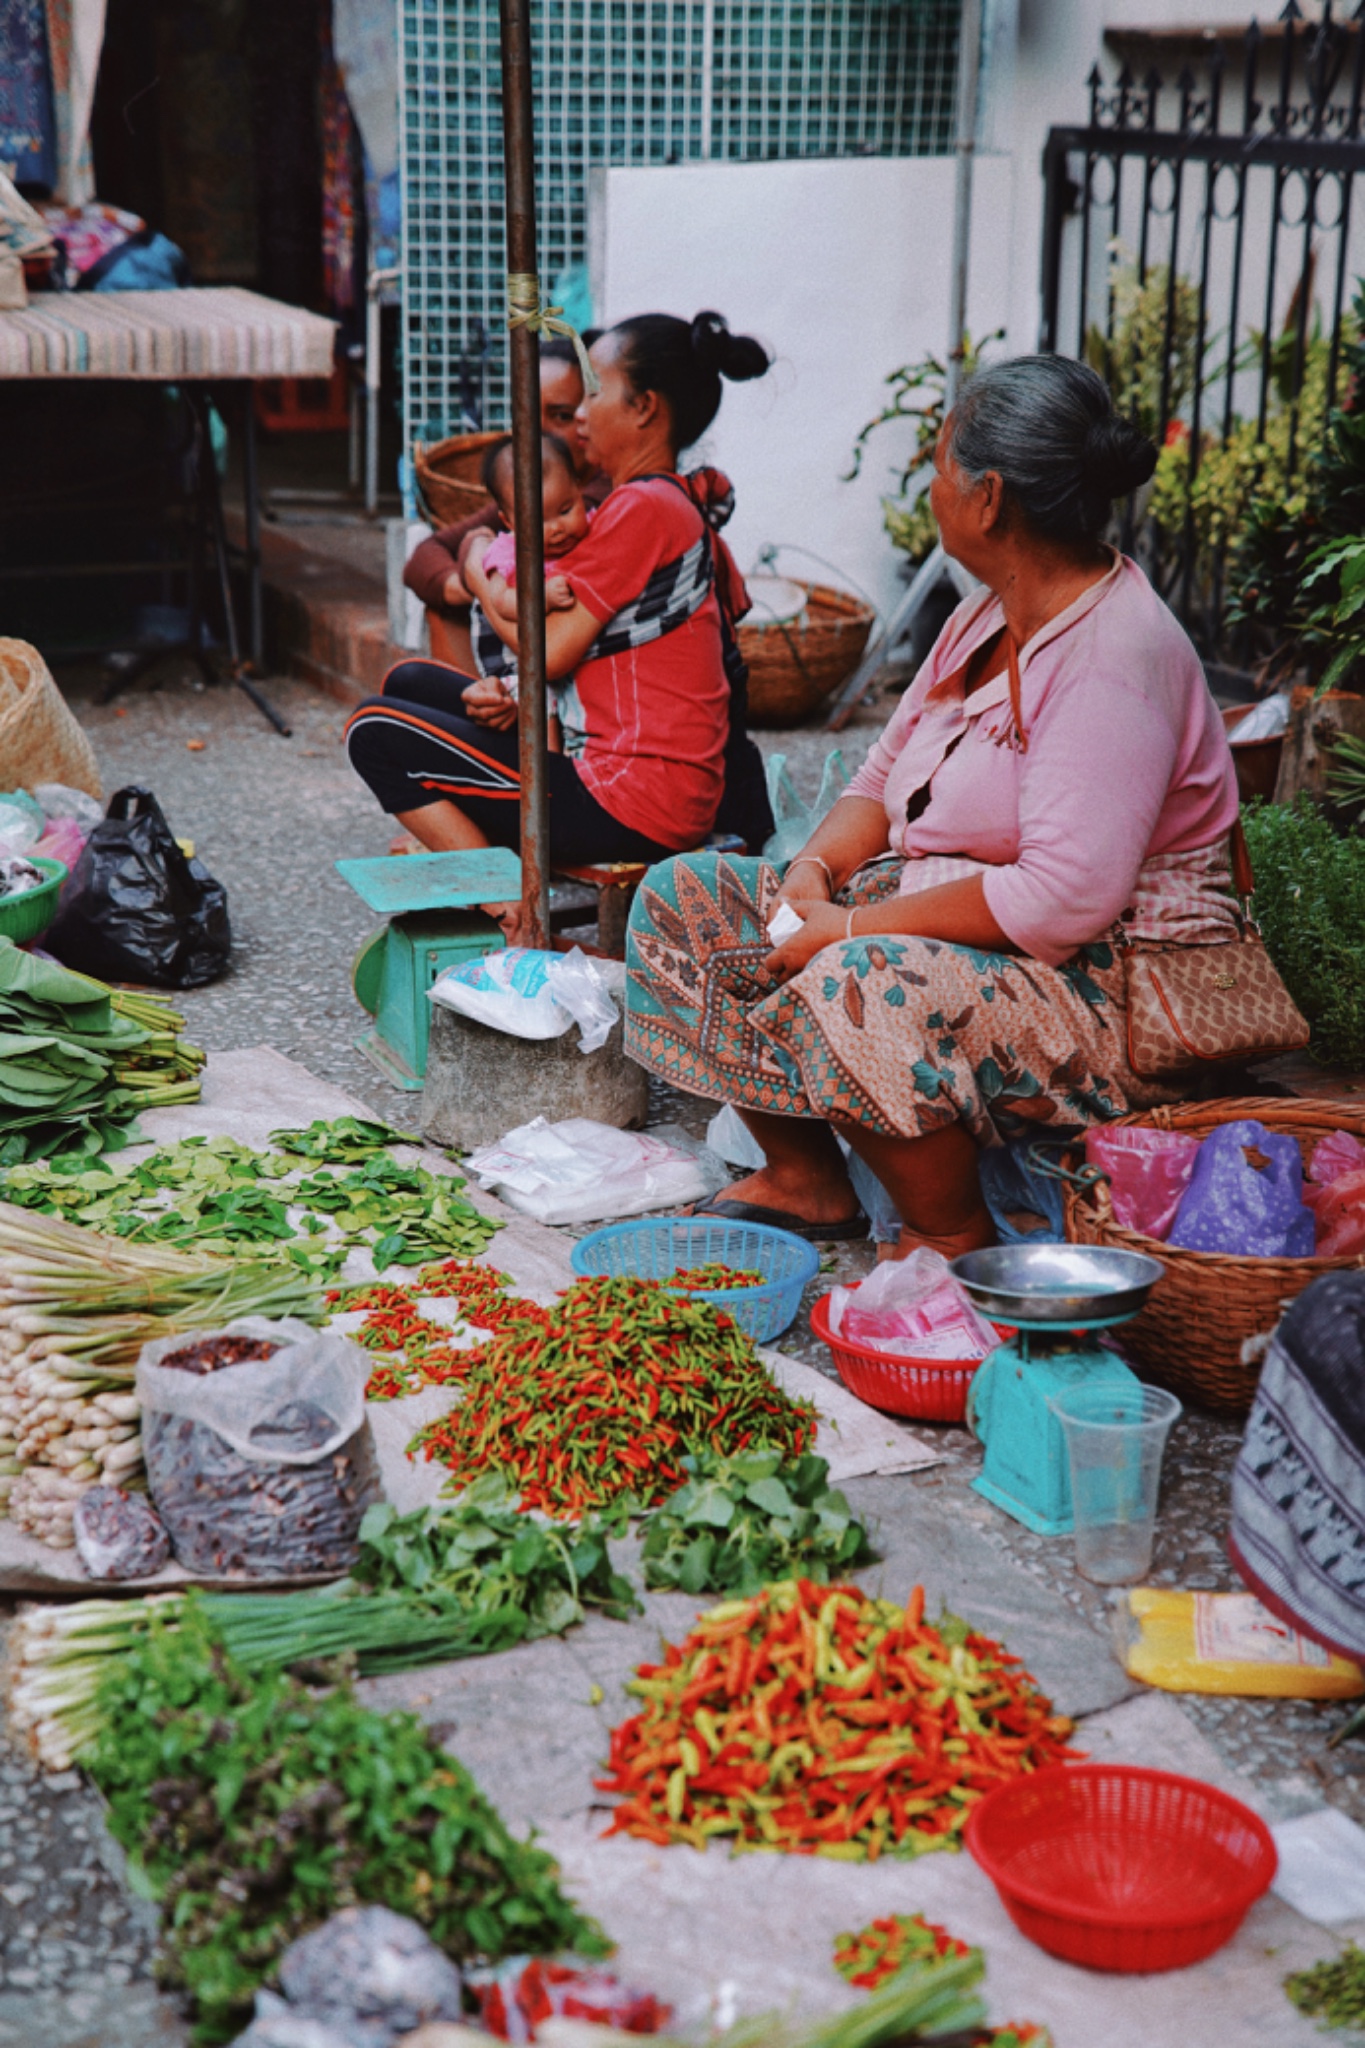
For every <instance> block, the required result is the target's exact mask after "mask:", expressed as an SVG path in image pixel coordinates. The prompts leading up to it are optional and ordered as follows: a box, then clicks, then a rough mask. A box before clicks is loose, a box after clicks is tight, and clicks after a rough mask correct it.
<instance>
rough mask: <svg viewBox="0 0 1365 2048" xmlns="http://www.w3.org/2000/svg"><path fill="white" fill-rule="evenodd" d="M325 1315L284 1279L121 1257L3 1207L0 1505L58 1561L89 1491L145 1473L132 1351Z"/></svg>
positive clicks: (249, 1267)
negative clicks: (200, 1333) (190, 1334)
mask: <svg viewBox="0 0 1365 2048" xmlns="http://www.w3.org/2000/svg"><path fill="white" fill-rule="evenodd" d="M245 1315H261V1316H270V1317H278V1316H286V1315H295V1316H301V1317H302V1318H303V1319H304V1320H305V1321H306V1322H314V1323H315V1322H318V1321H319V1320H320V1319H321V1316H322V1303H321V1299H320V1297H319V1295H318V1294H317V1292H316V1290H315V1289H314V1288H313V1286H312V1284H311V1283H310V1282H309V1281H308V1280H307V1279H305V1278H304V1276H303V1275H302V1274H300V1273H299V1272H298V1271H297V1269H295V1268H294V1267H291V1266H280V1265H267V1264H265V1263H262V1262H255V1261H247V1260H236V1261H229V1260H225V1259H217V1258H207V1257H204V1256H198V1257H195V1256H192V1255H189V1254H186V1253H183V1252H176V1251H169V1250H164V1251H163V1250H160V1249H155V1248H152V1247H147V1246H140V1245H129V1244H124V1243H122V1242H120V1241H119V1240H118V1239H117V1238H111V1237H103V1236H101V1235H99V1234H98V1233H96V1232H95V1231H92V1230H82V1229H81V1228H80V1227H79V1225H77V1224H73V1223H66V1222H63V1221H61V1220H59V1219H56V1218H49V1217H45V1216H34V1215H30V1214H29V1213H27V1212H26V1211H25V1210H23V1209H16V1208H15V1207H13V1205H12V1204H10V1203H8V1202H0V1498H7V1501H8V1507H9V1513H10V1516H11V1519H12V1520H14V1521H15V1522H17V1523H18V1524H19V1526H20V1527H21V1528H22V1529H25V1530H26V1531H27V1532H28V1533H29V1534H30V1535H34V1536H39V1537H41V1538H42V1539H43V1541H44V1542H47V1543H50V1544H52V1545H53V1546H54V1547H55V1548H59V1549H60V1548H65V1547H69V1546H70V1544H71V1543H72V1542H73V1540H74V1539H73V1535H72V1527H71V1519H72V1515H73V1513H74V1511H75V1505H76V1502H77V1500H78V1499H79V1498H80V1496H81V1494H82V1493H83V1492H84V1491H85V1489H86V1487H87V1486H92V1485H95V1484H98V1483H100V1482H104V1483H106V1484H113V1485H122V1484H125V1483H126V1482H127V1481H128V1479H129V1478H130V1477H132V1476H133V1475H134V1474H135V1473H136V1471H137V1469H138V1467H139V1465H140V1464H141V1459H142V1445H141V1438H140V1434H139V1430H138V1408H137V1401H136V1398H135V1396H134V1394H133V1392H132V1382H133V1374H134V1369H135V1367H136V1365H137V1357H138V1353H139V1351H140V1350H141V1349H142V1346H143V1345H144V1344H146V1343H149V1342H150V1341H151V1340H152V1339H153V1338H155V1337H164V1336H169V1335H171V1334H172V1333H173V1332H175V1331H178V1330H196V1329H207V1328H211V1327H213V1326H214V1325H220V1324H223V1323H227V1322H231V1321H232V1320H233V1318H234V1317H236V1316H245Z"/></svg>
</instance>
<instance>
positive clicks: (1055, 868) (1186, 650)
mask: <svg viewBox="0 0 1365 2048" xmlns="http://www.w3.org/2000/svg"><path fill="white" fill-rule="evenodd" d="M1003 624H1004V613H1003V611H1002V609H1001V605H1000V601H999V599H998V598H996V597H994V596H993V595H992V594H991V592H989V591H981V592H979V593H977V594H976V595H974V596H972V597H969V598H967V599H966V600H965V602H964V603H962V604H960V605H959V606H958V608H957V610H956V611H955V612H954V613H953V615H952V617H951V618H950V619H949V621H948V623H947V625H946V626H945V627H944V629H943V631H942V633H941V634H940V635H939V638H938V640H937V641H936V643H935V645H934V648H933V651H932V652H931V654H930V655H929V658H928V660H927V661H926V662H925V663H924V665H923V667H922V668H921V669H920V671H919V674H918V675H917V676H916V677H915V680H914V682H913V683H912V684H911V686H910V688H909V689H908V690H907V691H906V693H905V696H904V698H903V700H902V702H901V705H900V708H899V710H898V711H897V712H896V714H895V716H894V717H893V718H892V720H891V722H890V724H889V725H888V726H887V728H886V730H885V732H884V733H883V734H882V736H881V738H880V739H879V740H878V741H877V744H876V745H875V747H873V749H872V751H871V753H870V754H869V755H868V757H867V760H866V761H865V762H864V764H863V766H862V767H861V768H860V769H859V771H858V773H857V774H856V775H855V776H854V778H853V780H852V782H851V783H850V784H849V787H848V789H847V791H846V795H847V796H850V797H855V796H857V797H868V798H871V799H872V800H873V801H874V802H880V803H884V804H885V806H886V815H887V820H888V823H889V826H890V845H891V849H892V851H893V852H895V853H904V854H906V855H908V856H910V857H911V858H912V859H915V858H922V857H926V856H931V855H959V856H961V855H965V856H967V857H968V858H969V859H971V860H975V861H980V862H982V863H984V864H985V873H984V878H983V881H984V888H985V894H986V903H987V906H988V908H989V909H990V912H991V914H992V916H993V917H994V918H995V920H996V922H997V924H998V925H999V926H1000V928H1001V930H1002V931H1003V932H1005V933H1006V934H1007V935H1008V937H1009V938H1010V939H1011V940H1012V942H1013V943H1014V944H1015V945H1016V946H1018V947H1019V949H1020V951H1021V952H1024V953H1028V954H1031V955H1032V956H1033V958H1034V959H1037V960H1043V961H1046V962H1047V963H1048V965H1049V966H1053V967H1057V966H1060V965H1061V964H1062V962H1063V961H1065V960H1068V959H1070V958H1071V956H1072V954H1074V953H1075V952H1076V950H1077V948H1078V947H1080V946H1083V945H1087V944H1089V943H1090V942H1091V941H1093V940H1095V939H1098V938H1100V937H1101V936H1102V934H1103V933H1104V932H1106V931H1107V930H1108V929H1109V928H1110V926H1111V925H1112V924H1113V923H1114V921H1115V919H1116V918H1118V917H1119V916H1120V915H1121V914H1122V912H1123V911H1124V909H1125V907H1126V906H1127V905H1128V904H1129V903H1130V901H1131V900H1132V898H1133V894H1134V887H1135V884H1136V882H1137V879H1138V872H1139V870H1140V869H1141V867H1142V865H1143V862H1144V861H1145V860H1148V859H1149V858H1151V857H1153V856H1158V855H1172V854H1183V853H1188V852H1193V851H1194V850H1196V849H1198V848H1201V847H1211V846H1214V845H1215V844H1216V843H1217V842H1218V841H1219V840H1221V839H1223V838H1225V837H1226V835H1227V833H1228V832H1229V831H1230V830H1231V828H1232V825H1233V822H1234V820H1235V819H1236V816H1237V782H1236V774H1235V771H1234V768H1233V763H1232V754H1231V751H1230V749H1229V746H1228V741H1227V735H1226V733H1225V731H1224V729H1223V722H1222V719H1221V717H1220V716H1219V713H1218V707H1217V706H1216V705H1215V703H1214V701H1213V698H1212V697H1211V695H1210V694H1209V688H1208V684H1207V682H1206V681H1205V678H1204V671H1203V668H1202V667H1201V665H1200V661H1199V657H1198V655H1197V654H1196V653H1195V651H1194V648H1193V646H1192V645H1191V643H1190V640H1189V638H1188V636H1187V635H1186V633H1185V632H1184V630H1183V629H1182V627H1181V626H1180V624H1179V623H1178V621H1177V620H1176V619H1175V617H1174V616H1173V615H1172V613H1171V612H1170V611H1169V609H1168V608H1167V606H1166V605H1164V604H1163V603H1162V601H1161V599H1160V598H1159V597H1158V596H1157V594H1156V592H1155V591H1154V590H1153V589H1152V586H1151V584H1150V583H1149V582H1148V581H1147V578H1146V577H1145V576H1144V575H1143V573H1142V571H1141V569H1139V568H1138V566H1137V564H1136V562H1132V561H1130V560H1129V559H1128V558H1127V557H1126V556H1122V555H1119V556H1116V557H1115V559H1114V565H1113V567H1112V569H1111V570H1110V571H1109V573H1108V575H1106V576H1105V577H1103V578H1102V579H1101V581H1100V582H1098V583H1095V584H1092V585H1091V587H1090V588H1089V589H1088V590H1086V591H1084V592H1082V594H1081V596H1080V597H1078V598H1077V599H1076V602H1075V603H1074V604H1072V605H1069V606H1068V607H1067V609H1066V610H1065V611H1064V612H1061V613H1059V615H1058V616H1057V617H1056V618H1055V619H1051V620H1049V622H1048V624H1047V625H1046V626H1044V627H1043V629H1042V631H1041V632H1039V633H1037V634H1035V636H1034V638H1033V639H1032V640H1030V641H1029V642H1028V644H1027V646H1025V647H1022V648H1021V649H1020V650H1019V674H1020V686H1021V687H1020V696H1021V703H1022V709H1023V726H1024V732H1025V734H1026V735H1027V739H1028V747H1027V750H1026V751H1025V750H1022V749H1021V748H1020V746H1019V744H1018V736H1017V734H1016V733H1015V729H1014V718H1013V714H1012V712H1011V708H1010V693H1009V678H1008V676H1007V675H1000V676H997V677H995V678H993V679H992V680H991V681H990V682H989V683H985V684H983V685H982V686H981V688H979V689H977V690H975V691H973V693H972V694H971V696H970V697H964V695H963V690H962V672H963V668H964V665H965V664H966V663H967V661H968V660H969V659H970V658H971V656H972V655H973V654H974V653H975V652H976V650H977V648H978V647H980V646H981V645H982V644H983V643H984V642H985V641H987V640H989V639H990V638H991V637H992V636H993V635H994V634H996V633H998V632H999V630H1000V628H1001V627H1002V625H1003ZM955 741H959V742H960V743H959V744H957V745H954V742H955ZM950 748H951V749H952V751H951V752H949V749H950ZM926 784H928V785H929V802H928V805H927V808H924V809H923V810H922V812H921V814H920V815H919V816H918V817H916V818H914V819H913V820H907V816H906V806H907V803H909V802H910V800H911V799H912V798H913V797H914V796H915V794H916V792H917V791H920V790H922V789H923V788H924V787H925V785H926ZM902 886H903V887H905V888H907V889H914V888H917V887H919V886H922V883H921V881H920V880H918V879H917V878H915V876H914V872H913V870H907V873H906V876H905V878H904V880H903V884H902Z"/></svg>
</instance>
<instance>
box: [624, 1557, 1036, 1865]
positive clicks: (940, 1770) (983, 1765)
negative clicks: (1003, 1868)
mask: <svg viewBox="0 0 1365 2048" xmlns="http://www.w3.org/2000/svg"><path fill="white" fill-rule="evenodd" d="M627 1689H628V1690H629V1691H630V1692H633V1693H635V1694H636V1695H637V1697H639V1698H640V1699H642V1700H643V1701H644V1703H645V1704H644V1708H643V1710H642V1711H641V1712H640V1713H638V1714H636V1715H634V1716H633V1717H632V1718H631V1719H630V1720H628V1721H625V1722H623V1723H622V1724H621V1726H620V1727H618V1728H616V1729H614V1730H613V1731H612V1738H611V1757H610V1768H611V1776H610V1777H608V1778H605V1779H602V1780H600V1781H599V1785H600V1789H601V1790H602V1791H604V1792H615V1793H617V1794H618V1795H619V1796H620V1802H621V1803H620V1804H619V1805H618V1807H617V1808H616V1812H615V1815H614V1817H613V1820H612V1825H611V1827H610V1828H608V1830H607V1833H608V1834H632V1835H641V1836H643V1837H644V1838H645V1839H646V1840H647V1841H651V1842H659V1843H666V1842H689V1843H691V1845H692V1846H693V1847H694V1848H697V1849H701V1848H704V1847H705V1846H706V1843H707V1841H708V1840H709V1839H710V1838H711V1836H713V1835H728V1836H731V1837H732V1838H733V1843H734V1846H735V1847H736V1848H737V1849H738V1848H744V1847H753V1848H758V1849H785V1850H792V1851H796V1852H798V1853H800V1854H803V1855H817V1856H836V1857H842V1858H845V1859H847V1860H850V1861H861V1860H863V1859H864V1858H875V1857H877V1856H880V1855H882V1854H883V1853H884V1852H886V1853H890V1854H895V1855H902V1856H913V1855H918V1854H919V1853H921V1852H922V1851H924V1850H928V1849H941V1848H950V1847H951V1848H957V1847H959V1846H960V1840H959V1838H960V1835H961V1831H962V1828H963V1826H964V1824H965V1822H966V1819H967V1814H968V1811H969V1809H970V1807H971V1805H972V1803H973V1801H974V1800H976V1799H978V1798H979V1797H980V1796H981V1795H982V1793H984V1792H987V1791H989V1790H990V1788H991V1786H993V1785H995V1784H998V1783H999V1782H1000V1781H1001V1780H1002V1779H1005V1778H1011V1777H1014V1776H1016V1775H1017V1774H1018V1773H1020V1772H1023V1771H1032V1770H1036V1769H1038V1768H1039V1766H1041V1765H1043V1764H1051V1763H1058V1762H1060V1761H1062V1760H1063V1759H1064V1758H1066V1757H1068V1756H1070V1755H1072V1754H1073V1752H1072V1751H1071V1750H1069V1749H1068V1748H1067V1747H1066V1737H1067V1736H1068V1735H1069V1734H1070V1732H1071V1723H1070V1722H1069V1721H1066V1720H1064V1719H1061V1718H1057V1717H1054V1716H1053V1714H1052V1710H1051V1703H1050V1702H1049V1701H1048V1700H1046V1699H1045V1698H1044V1697H1043V1696H1042V1694H1041V1693H1040V1692H1039V1691H1038V1689H1037V1686H1036V1685H1035V1683H1034V1681H1033V1679H1032V1678H1031V1677H1030V1676H1029V1674H1028V1673H1027V1672H1026V1671H1024V1670H1023V1669H1022V1668H1021V1667H1020V1665H1019V1661H1018V1659H1017V1658H1015V1657H1010V1656H1008V1655H1007V1654H1006V1652H1005V1651H1004V1650H1003V1649H1002V1648H1001V1646H1000V1644H999V1643H996V1642H993V1641H992V1640H991V1639H990V1638H989V1637H988V1636H983V1635H978V1634H977V1633H976V1631H975V1630H974V1629H971V1628H969V1627H968V1625H967V1623H966V1622H964V1621H960V1620H958V1619H957V1618H956V1617H955V1616H949V1615H945V1616H944V1617H943V1618H942V1620H941V1621H940V1623H939V1624H938V1626H934V1625H933V1624H931V1623H929V1622H927V1621H926V1620H925V1619H924V1592H923V1589H922V1588H921V1587H916V1589H915V1591H914V1592H913V1593H912V1594H911V1596H910V1600H909V1603H908V1604H907V1606H906V1607H905V1608H904V1609H903V1610H902V1609H901V1608H899V1607H896V1606H894V1605H893V1604H892V1603H891V1602H889V1601H886V1600H873V1599H870V1598H869V1597H868V1595H867V1594H865V1593H862V1592H860V1591H859V1589H858V1588H857V1587H856V1586H848V1585H843V1586H817V1585H814V1584H812V1582H811V1581H810V1580H808V1579H788V1580H786V1581H784V1582H782V1583H781V1584H778V1585H773V1586H765V1587H764V1589H763V1591H762V1592H761V1593H759V1594H756V1595H755V1596H754V1597H753V1598H752V1599H749V1600H729V1601H726V1602H724V1603H723V1604H722V1605H721V1606H719V1607H715V1608H713V1609H712V1610H711V1612H710V1613H709V1614H705V1615H703V1616H702V1617H701V1619H700V1621H699V1622H698V1624H697V1626H696V1627H695V1628H694V1629H693V1630H692V1633H691V1634H690V1635H689V1636H688V1637H687V1639H686V1641H685V1642H684V1643H682V1644H681V1645H677V1644H673V1643H670V1644H669V1645H668V1646H667V1648H666V1653H665V1657H664V1661H663V1663H662V1664H642V1665H641V1666H640V1667H639V1670H638V1672H637V1674H636V1676H635V1678H634V1679H632V1681H631V1683H630V1685H629V1687H628V1688H627Z"/></svg>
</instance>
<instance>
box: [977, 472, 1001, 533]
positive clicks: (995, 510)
mask: <svg viewBox="0 0 1365 2048" xmlns="http://www.w3.org/2000/svg"><path fill="white" fill-rule="evenodd" d="M976 488H977V490H978V492H979V493H980V496H979V497H978V500H977V509H978V513H979V516H980V520H981V531H982V533H983V534H985V533H994V532H995V531H996V530H997V528H999V527H1000V526H1002V525H1003V524H1004V520H1005V479H1004V478H1003V477H1002V476H1001V474H1000V472H999V470H998V469H988V470H987V471H986V473H985V475H984V476H983V477H982V478H981V479H980V480H979V482H978V483H977V487H976Z"/></svg>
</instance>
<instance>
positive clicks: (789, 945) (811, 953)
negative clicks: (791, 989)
mask: <svg viewBox="0 0 1365 2048" xmlns="http://www.w3.org/2000/svg"><path fill="white" fill-rule="evenodd" d="M793 908H795V905H793ZM847 930H848V912H847V911H846V910H841V909H840V907H839V905H838V904H837V903H812V904H811V905H810V906H809V908H808V909H807V910H806V911H805V912H803V922H802V925H801V929H800V931H799V932H793V933H792V935H791V937H790V938H789V939H784V940H783V941H782V944H781V945H780V946H778V947H776V948H775V949H774V950H773V951H772V952H771V953H769V954H768V956H767V958H766V959H765V960H764V962H763V965H764V966H765V967H766V968H767V969H768V972H769V973H770V974H775V975H776V976H777V977H778V979H779V980H780V981H790V980H791V978H792V976H793V975H794V974H799V973H800V972H801V969H802V968H803V967H804V966H806V965H807V963H808V962H809V961H811V960H813V959H814V958H815V956H816V954H817V953H819V952H820V951H822V950H823V948H824V947H826V946H833V945H835V944H837V942H838V941H839V940H840V939H842V938H843V937H844V936H845V934H846V932H847Z"/></svg>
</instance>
